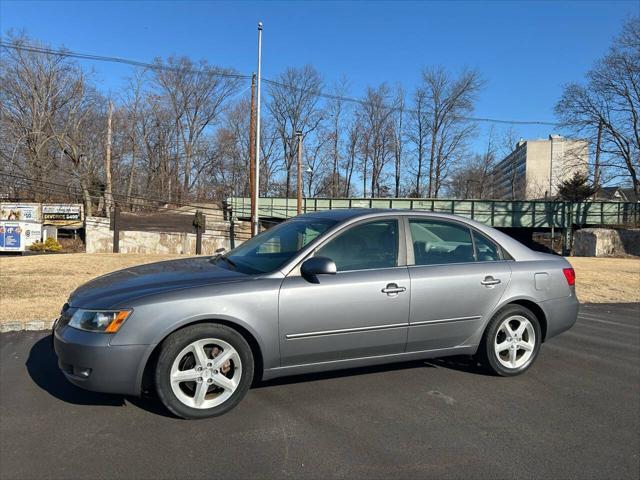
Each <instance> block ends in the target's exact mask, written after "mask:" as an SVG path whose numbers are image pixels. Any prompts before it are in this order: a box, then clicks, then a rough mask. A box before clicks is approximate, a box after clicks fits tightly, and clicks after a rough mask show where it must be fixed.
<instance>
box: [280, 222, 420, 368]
mask: <svg viewBox="0 0 640 480" xmlns="http://www.w3.org/2000/svg"><path fill="white" fill-rule="evenodd" d="M401 227H402V224H401V222H400V221H399V219H398V218H397V217H382V218H376V219H375V220H373V219H372V220H366V221H361V222H358V223H356V224H354V225H351V226H349V227H346V229H344V230H341V231H339V232H337V233H336V234H335V235H333V236H332V238H330V239H328V240H327V241H326V242H324V243H323V244H321V245H320V246H319V248H318V249H316V251H315V252H314V255H315V256H322V257H328V258H331V259H332V260H333V261H334V262H335V263H336V267H337V273H336V274H335V275H319V276H318V278H317V283H311V282H309V281H308V280H307V279H305V278H303V277H302V276H301V275H300V273H299V268H296V269H294V270H293V272H292V273H291V274H289V275H288V276H287V278H286V279H285V280H284V281H283V283H282V287H281V289H280V301H279V313H280V316H279V322H280V323H279V325H280V355H281V360H282V365H283V366H286V365H300V364H307V363H317V362H326V361H335V360H344V359H350V358H359V357H368V356H375V355H388V354H393V353H401V352H403V351H404V348H405V345H406V340H407V325H408V321H409V299H410V283H409V274H408V272H407V268H406V241H405V231H404V228H401Z"/></svg>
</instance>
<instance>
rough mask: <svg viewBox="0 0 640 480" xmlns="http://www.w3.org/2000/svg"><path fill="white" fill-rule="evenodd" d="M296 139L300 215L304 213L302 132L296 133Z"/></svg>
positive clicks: (298, 209)
mask: <svg viewBox="0 0 640 480" xmlns="http://www.w3.org/2000/svg"><path fill="white" fill-rule="evenodd" d="M296 138H297V139H298V188H297V190H298V208H297V211H298V215H300V214H301V213H302V132H301V131H300V130H297V131H296Z"/></svg>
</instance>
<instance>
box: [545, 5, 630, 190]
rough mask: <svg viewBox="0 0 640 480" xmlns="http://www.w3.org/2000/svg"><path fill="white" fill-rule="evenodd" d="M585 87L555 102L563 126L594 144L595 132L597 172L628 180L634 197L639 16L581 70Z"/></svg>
mask: <svg viewBox="0 0 640 480" xmlns="http://www.w3.org/2000/svg"><path fill="white" fill-rule="evenodd" d="M586 80H587V81H586V83H585V84H579V83H572V84H569V85H566V86H565V88H564V92H563V94H562V97H561V98H560V100H559V101H558V103H557V104H556V113H557V115H558V116H559V117H560V120H561V121H562V123H563V125H564V126H565V128H567V129H568V130H570V131H571V132H572V133H574V134H577V135H581V136H583V137H586V138H589V139H591V140H592V141H591V144H592V145H596V144H597V143H598V142H597V137H598V131H599V128H601V142H600V145H601V153H602V154H603V157H604V156H606V159H604V158H603V160H601V161H600V166H601V168H602V169H603V170H604V171H606V170H609V171H610V172H611V173H610V175H613V176H617V175H619V174H620V173H621V172H624V173H625V174H626V176H627V178H630V180H631V184H632V185H633V189H634V191H635V193H636V195H640V178H639V176H640V18H639V17H634V18H631V19H630V20H629V21H627V23H626V24H625V25H624V27H623V29H622V33H621V34H620V36H618V37H617V38H616V39H615V40H614V42H613V44H612V45H611V47H610V48H609V51H608V52H607V54H606V55H605V56H604V57H603V58H602V59H600V60H598V61H597V62H596V64H595V65H594V67H593V68H592V69H591V70H590V71H589V72H587V75H586Z"/></svg>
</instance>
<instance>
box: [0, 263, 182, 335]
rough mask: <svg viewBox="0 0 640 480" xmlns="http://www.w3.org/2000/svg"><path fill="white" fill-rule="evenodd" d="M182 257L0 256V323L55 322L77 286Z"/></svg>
mask: <svg viewBox="0 0 640 480" xmlns="http://www.w3.org/2000/svg"><path fill="white" fill-rule="evenodd" d="M177 257H179V255H144V254H127V255H118V254H110V253H105V254H86V253H74V254H68V255H32V256H26V257H14V256H12V257H7V256H0V323H4V322H9V321H14V320H19V321H27V320H52V319H53V318H55V317H56V316H57V315H58V313H59V312H60V307H62V305H63V304H64V302H65V301H66V299H67V297H68V296H69V294H70V293H71V292H72V291H73V290H75V288H76V287H78V286H79V285H82V284H83V283H85V282H87V281H88V280H91V279H92V278H95V277H97V276H99V275H104V274H105V273H109V272H113V271H114V270H119V269H121V268H126V267H130V266H132V265H140V264H143V263H151V262H159V261H161V260H169V259H171V258H177Z"/></svg>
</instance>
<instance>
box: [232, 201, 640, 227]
mask: <svg viewBox="0 0 640 480" xmlns="http://www.w3.org/2000/svg"><path fill="white" fill-rule="evenodd" d="M227 204H228V205H229V207H230V208H231V209H232V215H233V217H234V218H236V219H248V218H249V217H250V215H251V208H250V205H251V200H250V199H249V198H245V197H229V198H228V199H227ZM296 206H297V203H296V199H295V198H280V197H264V198H261V199H260V209H259V212H258V213H259V216H260V218H262V219H269V220H283V219H287V218H290V217H295V216H296V215H297V211H296ZM344 208H392V209H409V210H426V211H430V212H440V213H450V214H453V215H459V216H462V217H467V218H471V219H473V220H476V221H478V222H481V223H484V224H486V225H491V226H493V227H500V228H560V229H564V228H570V227H573V226H607V225H608V226H622V225H624V226H637V225H638V224H639V223H640V202H638V203H632V202H564V201H555V202H549V201H505V200H451V199H439V198H438V199H411V198H305V199H303V205H302V211H303V213H308V212H316V211H321V210H333V209H344Z"/></svg>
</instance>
